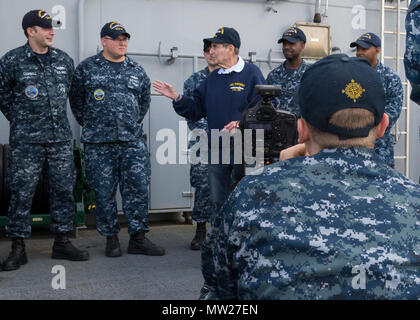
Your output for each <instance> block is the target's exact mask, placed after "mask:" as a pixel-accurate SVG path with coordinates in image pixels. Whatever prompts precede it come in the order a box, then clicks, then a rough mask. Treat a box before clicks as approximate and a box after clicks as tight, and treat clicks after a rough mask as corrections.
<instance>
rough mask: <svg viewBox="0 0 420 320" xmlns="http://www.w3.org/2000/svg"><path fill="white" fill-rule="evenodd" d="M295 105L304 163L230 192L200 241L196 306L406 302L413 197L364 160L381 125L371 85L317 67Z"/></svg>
mask: <svg viewBox="0 0 420 320" xmlns="http://www.w3.org/2000/svg"><path fill="white" fill-rule="evenodd" d="M299 106H300V110H301V113H302V118H301V119H299V120H298V129H299V141H300V142H301V143H304V145H300V146H297V147H294V149H296V148H300V149H301V150H300V153H301V154H308V156H306V157H297V158H294V159H290V160H286V161H281V162H279V163H275V164H273V165H271V166H268V167H266V168H265V170H264V172H263V173H262V174H261V175H258V176H247V177H245V178H244V179H242V180H241V181H240V183H239V184H238V186H237V187H236V189H235V190H234V191H233V192H232V194H231V195H230V197H229V198H228V200H227V201H226V203H225V204H224V206H223V207H222V210H221V214H220V215H219V216H218V219H217V221H215V222H214V224H213V226H212V229H211V230H210V232H209V234H208V237H207V239H206V241H214V240H212V239H217V244H216V246H215V247H214V252H213V254H212V257H213V271H214V272H213V274H204V276H205V277H206V281H207V283H208V286H209V289H210V291H209V293H208V294H207V295H206V296H205V297H204V299H417V298H418V297H419V296H420V286H419V285H418V275H419V272H420V266H419V263H418V256H417V254H418V244H419V241H420V232H419V228H420V227H419V225H418V223H417V221H418V217H419V215H420V189H419V186H418V185H417V184H415V183H414V182H412V181H410V180H409V179H407V178H406V177H405V176H403V175H402V174H400V173H399V172H397V171H396V170H394V169H392V168H391V167H389V166H388V165H386V164H385V163H384V162H383V161H381V159H380V158H379V156H378V155H376V153H375V152H374V144H375V140H376V139H377V138H380V137H381V136H382V135H383V134H384V132H385V130H386V127H387V125H388V122H389V120H388V115H387V114H386V113H384V107H385V93H384V89H383V87H382V84H381V80H380V78H379V76H378V75H377V74H376V72H375V70H374V69H373V68H372V67H371V66H370V65H369V64H368V62H367V61H366V60H365V59H361V58H349V57H348V56H347V55H344V54H339V55H331V56H328V57H326V58H324V59H322V60H320V61H318V62H316V63H315V64H314V65H312V66H311V67H310V68H308V70H307V71H306V72H305V74H304V75H303V77H302V82H301V86H300V88H299ZM396 204H397V205H396Z"/></svg>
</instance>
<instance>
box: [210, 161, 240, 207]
mask: <svg viewBox="0 0 420 320" xmlns="http://www.w3.org/2000/svg"><path fill="white" fill-rule="evenodd" d="M233 168H234V166H233V165H231V164H210V165H209V183H210V196H211V200H212V201H213V203H214V205H215V207H216V211H219V210H220V208H221V207H222V205H223V203H224V202H225V201H226V199H227V198H228V197H229V194H230V193H231V191H232V189H233V184H232V172H233Z"/></svg>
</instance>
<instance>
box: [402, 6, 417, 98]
mask: <svg viewBox="0 0 420 320" xmlns="http://www.w3.org/2000/svg"><path fill="white" fill-rule="evenodd" d="M405 29H406V31H407V36H406V42H405V44H406V49H405V55H404V66H405V74H406V76H407V79H408V80H410V83H411V86H412V91H411V96H410V98H411V100H413V101H414V102H416V103H417V104H420V0H413V1H411V3H410V6H409V8H408V12H407V17H406V19H405Z"/></svg>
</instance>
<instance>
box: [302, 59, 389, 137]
mask: <svg viewBox="0 0 420 320" xmlns="http://www.w3.org/2000/svg"><path fill="white" fill-rule="evenodd" d="M298 104H299V107H300V111H301V113H302V118H304V119H305V120H306V121H307V122H308V123H309V124H311V125H313V126H314V127H316V128H318V129H319V130H321V131H324V132H329V133H333V134H336V135H338V136H339V137H344V138H357V137H367V136H368V135H369V131H370V129H372V128H373V127H375V126H377V125H378V124H379V123H380V122H381V120H382V116H383V114H384V108H385V91H384V89H383V87H382V83H381V79H380V77H379V75H378V74H377V73H376V71H375V69H374V68H372V67H371V66H370V64H369V62H368V61H367V60H366V59H363V58H357V57H351V58H350V57H349V56H347V55H346V54H334V55H330V56H327V57H325V58H323V59H321V60H319V61H318V62H316V63H314V64H313V65H312V66H311V67H309V68H308V69H307V70H306V71H305V73H304V74H303V76H302V80H301V83H300V87H299V91H298ZM347 108H362V109H367V110H369V111H371V112H372V113H373V114H374V117H375V122H374V123H373V124H372V125H371V126H367V127H365V128H358V129H347V128H340V127H337V126H334V125H332V124H330V123H329V119H330V117H331V116H332V115H333V114H334V113H335V112H336V111H338V110H342V109H347Z"/></svg>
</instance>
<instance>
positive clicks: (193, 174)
mask: <svg viewBox="0 0 420 320" xmlns="http://www.w3.org/2000/svg"><path fill="white" fill-rule="evenodd" d="M208 75H209V68H208V67H206V68H205V69H203V70H201V71H198V72H196V73H194V74H192V75H191V76H190V77H189V78H188V79H187V80H185V82H184V95H187V96H191V95H192V93H193V92H194V90H195V89H196V88H197V87H198V86H199V84H200V83H201V82H202V81H203V80H204V79H205V78H207V76H208ZM187 123H188V128H189V129H190V130H191V131H192V130H194V129H200V130H204V131H205V132H206V133H207V134H209V127H208V124H207V119H206V118H202V119H201V120H198V121H196V122H194V121H192V120H188V119H187ZM198 141H199V137H197V140H196V141H193V140H190V141H189V142H188V149H191V147H192V146H193V145H194V144H195V143H196V142H198ZM199 152H200V151H199V150H198V151H197V154H196V156H197V158H198V157H200V153H199ZM190 183H191V186H192V187H194V188H195V193H194V208H193V212H192V219H193V220H194V221H196V222H198V223H199V222H210V217H211V215H212V213H213V212H214V210H213V204H212V202H211V198H210V185H209V177H208V165H205V164H192V165H191V168H190Z"/></svg>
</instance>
